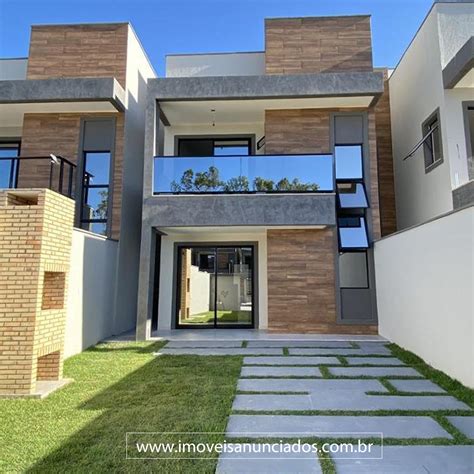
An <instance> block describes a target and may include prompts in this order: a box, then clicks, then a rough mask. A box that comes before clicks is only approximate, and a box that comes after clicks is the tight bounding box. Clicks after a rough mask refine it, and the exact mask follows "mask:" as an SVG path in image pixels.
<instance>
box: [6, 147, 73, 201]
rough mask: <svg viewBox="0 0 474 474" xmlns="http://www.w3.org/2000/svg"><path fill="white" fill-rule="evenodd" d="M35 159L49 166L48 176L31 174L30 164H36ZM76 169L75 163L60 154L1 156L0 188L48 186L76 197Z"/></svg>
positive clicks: (41, 165)
mask: <svg viewBox="0 0 474 474" xmlns="http://www.w3.org/2000/svg"><path fill="white" fill-rule="evenodd" d="M33 160H34V161H39V162H44V163H41V164H40V165H39V166H40V167H43V166H49V170H48V171H47V173H46V174H47V176H45V177H42V176H41V174H38V175H37V176H33V177H32V176H31V173H32V171H33V170H32V169H30V170H28V166H30V167H32V166H34V164H33V163H34V161H33ZM32 161H33V163H32ZM22 164H23V166H22ZM24 168H26V170H28V173H27V171H26V170H25V171H24V173H25V174H24V175H22V172H23V171H22V170H23V169H24ZM75 170H76V165H75V164H74V163H72V162H71V161H69V160H68V159H67V158H64V157H62V156H58V155H49V156H13V157H0V188H10V189H16V188H18V187H28V188H33V187H35V188H36V187H47V188H48V189H52V190H54V191H57V192H58V193H60V194H63V195H65V196H67V197H70V198H74V174H75Z"/></svg>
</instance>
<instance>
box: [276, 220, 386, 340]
mask: <svg viewBox="0 0 474 474" xmlns="http://www.w3.org/2000/svg"><path fill="white" fill-rule="evenodd" d="M336 255H337V254H336V231H335V228H326V229H321V230H306V229H305V230H269V231H268V232H267V273H268V329H269V330H270V331H274V332H286V333H288V332H290V333H332V334H337V333H350V334H374V333H376V332H377V327H376V326H364V325H350V326H348V325H341V324H337V323H336V280H335V265H336V261H335V258H336Z"/></svg>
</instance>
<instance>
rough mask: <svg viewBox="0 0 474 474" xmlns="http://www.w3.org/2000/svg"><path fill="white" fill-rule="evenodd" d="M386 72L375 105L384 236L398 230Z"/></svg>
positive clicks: (381, 218)
mask: <svg viewBox="0 0 474 474" xmlns="http://www.w3.org/2000/svg"><path fill="white" fill-rule="evenodd" d="M383 73H384V92H383V94H382V96H381V97H380V99H379V101H378V102H377V105H376V106H375V123H376V135H377V161H378V176H379V185H380V192H379V194H380V214H381V217H380V221H381V234H382V236H384V235H388V234H392V233H393V232H395V231H396V230H397V215H396V208H395V183H394V177H393V157H392V129H391V120H390V96H389V84H388V74H387V69H383Z"/></svg>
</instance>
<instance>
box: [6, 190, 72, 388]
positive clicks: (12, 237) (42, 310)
mask: <svg viewBox="0 0 474 474" xmlns="http://www.w3.org/2000/svg"><path fill="white" fill-rule="evenodd" d="M73 217H74V201H72V200H71V199H68V198H66V197H64V196H61V195H60V194H57V193H55V192H53V191H49V190H45V189H42V190H38V189H22V190H14V191H13V190H12V191H8V190H5V191H1V192H0V395H30V394H33V393H35V389H36V381H37V380H59V379H60V378H61V376H62V365H63V349H64V326H65V320H66V307H65V305H66V301H67V281H68V278H67V274H68V272H69V265H70V263H69V261H70V253H71V239H72V226H73Z"/></svg>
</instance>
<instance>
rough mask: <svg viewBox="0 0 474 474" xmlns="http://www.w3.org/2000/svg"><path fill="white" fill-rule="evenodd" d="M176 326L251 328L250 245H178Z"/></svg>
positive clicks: (252, 303)
mask: <svg viewBox="0 0 474 474" xmlns="http://www.w3.org/2000/svg"><path fill="white" fill-rule="evenodd" d="M177 264H178V271H177V274H178V281H177V291H176V296H177V299H176V315H177V327H178V328H179V327H186V328H189V327H211V328H232V327H240V328H242V327H253V325H254V298H253V296H254V291H253V283H254V250H253V247H252V246H242V247H240V246H221V247H204V246H179V247H178V260H177Z"/></svg>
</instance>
